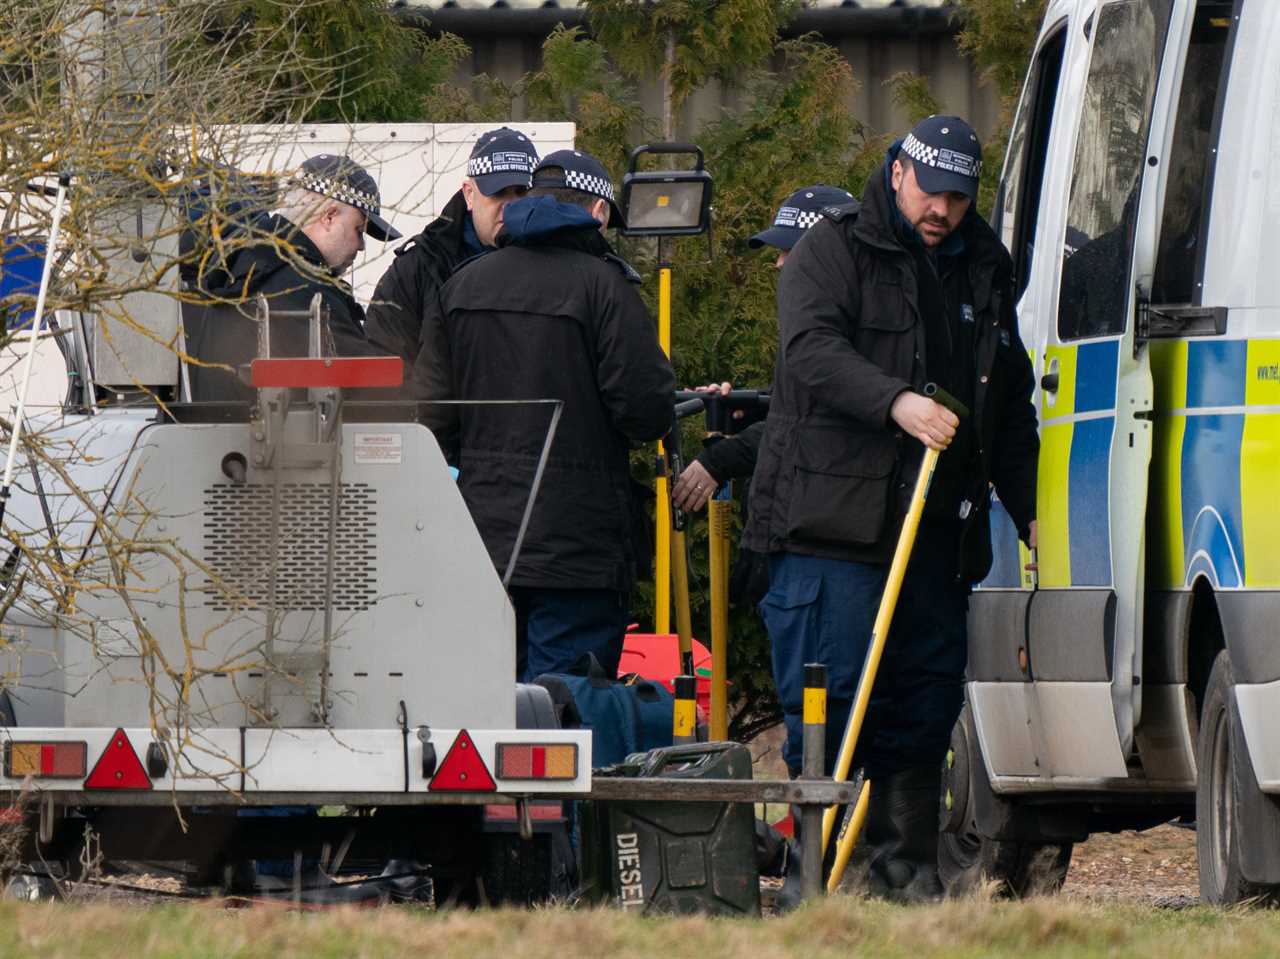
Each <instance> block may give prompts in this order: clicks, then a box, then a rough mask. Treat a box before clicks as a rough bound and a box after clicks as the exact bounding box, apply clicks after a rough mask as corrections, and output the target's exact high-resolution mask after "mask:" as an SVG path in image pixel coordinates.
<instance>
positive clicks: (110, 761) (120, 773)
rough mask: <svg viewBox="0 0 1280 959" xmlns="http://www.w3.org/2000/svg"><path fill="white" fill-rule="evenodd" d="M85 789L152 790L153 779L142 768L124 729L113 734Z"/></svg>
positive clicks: (87, 780)
mask: <svg viewBox="0 0 1280 959" xmlns="http://www.w3.org/2000/svg"><path fill="white" fill-rule="evenodd" d="M84 788H85V789H150V788H151V777H150V776H148V775H147V771H146V770H145V769H143V768H142V763H141V762H140V761H139V759H138V754H137V753H135V752H134V751H133V744H132V743H130V742H129V737H128V736H126V735H125V732H124V730H123V729H117V730H116V731H115V732H114V733H112V734H111V741H110V742H109V743H107V748H106V749H104V750H103V751H102V755H101V756H99V757H98V761H97V763H95V764H94V767H93V771H92V772H91V773H89V778H88V779H86V780H85V781H84Z"/></svg>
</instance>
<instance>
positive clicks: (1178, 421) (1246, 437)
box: [1147, 340, 1280, 589]
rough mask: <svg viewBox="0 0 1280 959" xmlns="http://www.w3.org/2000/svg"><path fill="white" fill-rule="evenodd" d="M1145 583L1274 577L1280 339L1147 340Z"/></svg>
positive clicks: (1279, 521) (1278, 579)
mask: <svg viewBox="0 0 1280 959" xmlns="http://www.w3.org/2000/svg"><path fill="white" fill-rule="evenodd" d="M1151 363H1152V375H1153V377H1154V379H1155V384H1156V401H1157V402H1156V435H1155V443H1156V447H1155V451H1154V460H1153V463H1152V471H1151V480H1152V483H1151V497H1152V505H1153V506H1155V507H1157V508H1156V509H1153V510H1150V511H1149V512H1148V527H1147V531H1148V547H1149V562H1148V570H1149V583H1150V585H1152V586H1155V587H1158V588H1166V589H1171V588H1172V589H1176V588H1178V587H1182V586H1186V585H1189V584H1191V583H1192V582H1194V580H1195V579H1196V578H1197V577H1199V576H1205V577H1207V578H1208V579H1209V581H1210V582H1211V583H1214V584H1215V585H1216V586H1218V587H1219V588H1222V589H1238V588H1244V587H1274V586H1277V585H1280V554H1277V552H1276V550H1275V543H1276V542H1277V534H1280V508H1278V506H1280V504H1277V495H1278V494H1280V341H1277V340H1204V341H1198V340H1190V341H1171V342H1166V343H1158V344H1155V345H1154V347H1153V349H1152V353H1151Z"/></svg>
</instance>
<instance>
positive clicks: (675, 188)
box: [622, 143, 711, 236]
mask: <svg viewBox="0 0 1280 959" xmlns="http://www.w3.org/2000/svg"><path fill="white" fill-rule="evenodd" d="M646 153H648V154H659V153H668V154H687V155H690V156H693V157H695V158H696V161H695V163H696V165H695V166H694V168H693V169H692V170H637V169H636V165H637V164H638V163H639V161H640V157H642V156H644V155H645V154H646ZM622 213H623V217H624V218H625V219H626V221H627V225H626V227H624V228H623V230H622V233H623V235H624V236H697V235H698V234H699V233H706V232H707V229H708V228H709V227H710V226H711V174H710V173H708V172H707V171H706V170H705V169H703V158H702V149H701V148H700V147H698V146H695V145H694V144H692V143H649V144H645V145H644V146H639V147H636V148H635V149H634V150H632V151H631V164H630V166H629V167H628V169H627V173H626V175H625V176H624V177H623V178H622Z"/></svg>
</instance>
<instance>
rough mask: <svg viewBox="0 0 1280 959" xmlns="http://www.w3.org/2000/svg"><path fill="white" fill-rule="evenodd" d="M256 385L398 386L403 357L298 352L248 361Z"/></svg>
mask: <svg viewBox="0 0 1280 959" xmlns="http://www.w3.org/2000/svg"><path fill="white" fill-rule="evenodd" d="M249 378H250V379H251V380H252V381H253V385H254V386H255V387H257V388H258V389H263V388H264V387H285V386H297V387H303V386H316V387H324V386H332V387H355V386H366V387H368V386H399V385H401V384H402V383H403V382H404V361H403V360H401V359H400V357H398V356H324V357H313V356H298V357H288V358H280V359H258V360H254V361H253V362H252V363H251V364H249Z"/></svg>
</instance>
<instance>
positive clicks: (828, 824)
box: [822, 448, 939, 853]
mask: <svg viewBox="0 0 1280 959" xmlns="http://www.w3.org/2000/svg"><path fill="white" fill-rule="evenodd" d="M938 455H939V451H938V450H934V449H928V448H926V449H925V451H924V456H923V457H921V459H920V472H919V473H918V474H917V476H916V485H915V489H913V490H912V491H911V505H910V506H908V507H907V516H906V519H904V520H903V521H902V532H901V533H899V534H898V546H897V548H896V549H895V550H894V551H893V562H892V563H891V564H890V566H889V577H888V579H887V580H886V581H885V584H884V595H883V596H881V597H880V609H879V610H878V611H877V612H876V621H875V625H874V626H872V627H871V644H870V646H869V648H868V649H867V659H866V662H865V663H863V666H862V676H861V678H860V679H859V680H858V692H857V694H856V695H855V696H854V700H853V710H852V712H850V713H849V722H848V724H847V725H846V726H845V727H844V738H843V739H841V740H840V755H839V757H838V758H837V760H836V768H835V769H834V770H833V771H832V773H831V778H832V779H834V780H835V781H836V782H844V781H845V780H847V779H848V778H849V766H850V765H851V764H852V763H853V751H854V748H855V747H856V746H857V745H858V735H859V734H860V733H861V732H862V721H863V719H865V718H866V715H867V703H868V702H870V701H871V687H872V686H874V685H875V681H876V671H877V670H878V669H879V668H880V657H881V655H882V654H883V653H884V644H885V640H886V639H887V638H888V636H889V627H890V626H891V625H892V623H893V612H894V609H895V608H896V607H897V605H898V593H899V592H900V591H901V589H902V580H903V577H904V576H905V575H906V572H907V563H908V562H909V561H910V559H911V548H912V547H913V546H914V545H915V542H916V533H917V532H918V531H919V529H920V517H921V516H922V515H923V514H924V501H925V499H926V498H927V497H928V495H929V483H930V481H931V480H932V479H933V471H934V468H935V467H936V466H937V465H938ZM836 808H837V807H835V806H829V807H828V808H827V811H826V813H824V814H823V817H822V850H823V852H824V853H825V852H826V849H827V844H828V843H829V842H830V841H831V830H832V827H833V826H834V825H835V821H836Z"/></svg>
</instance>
